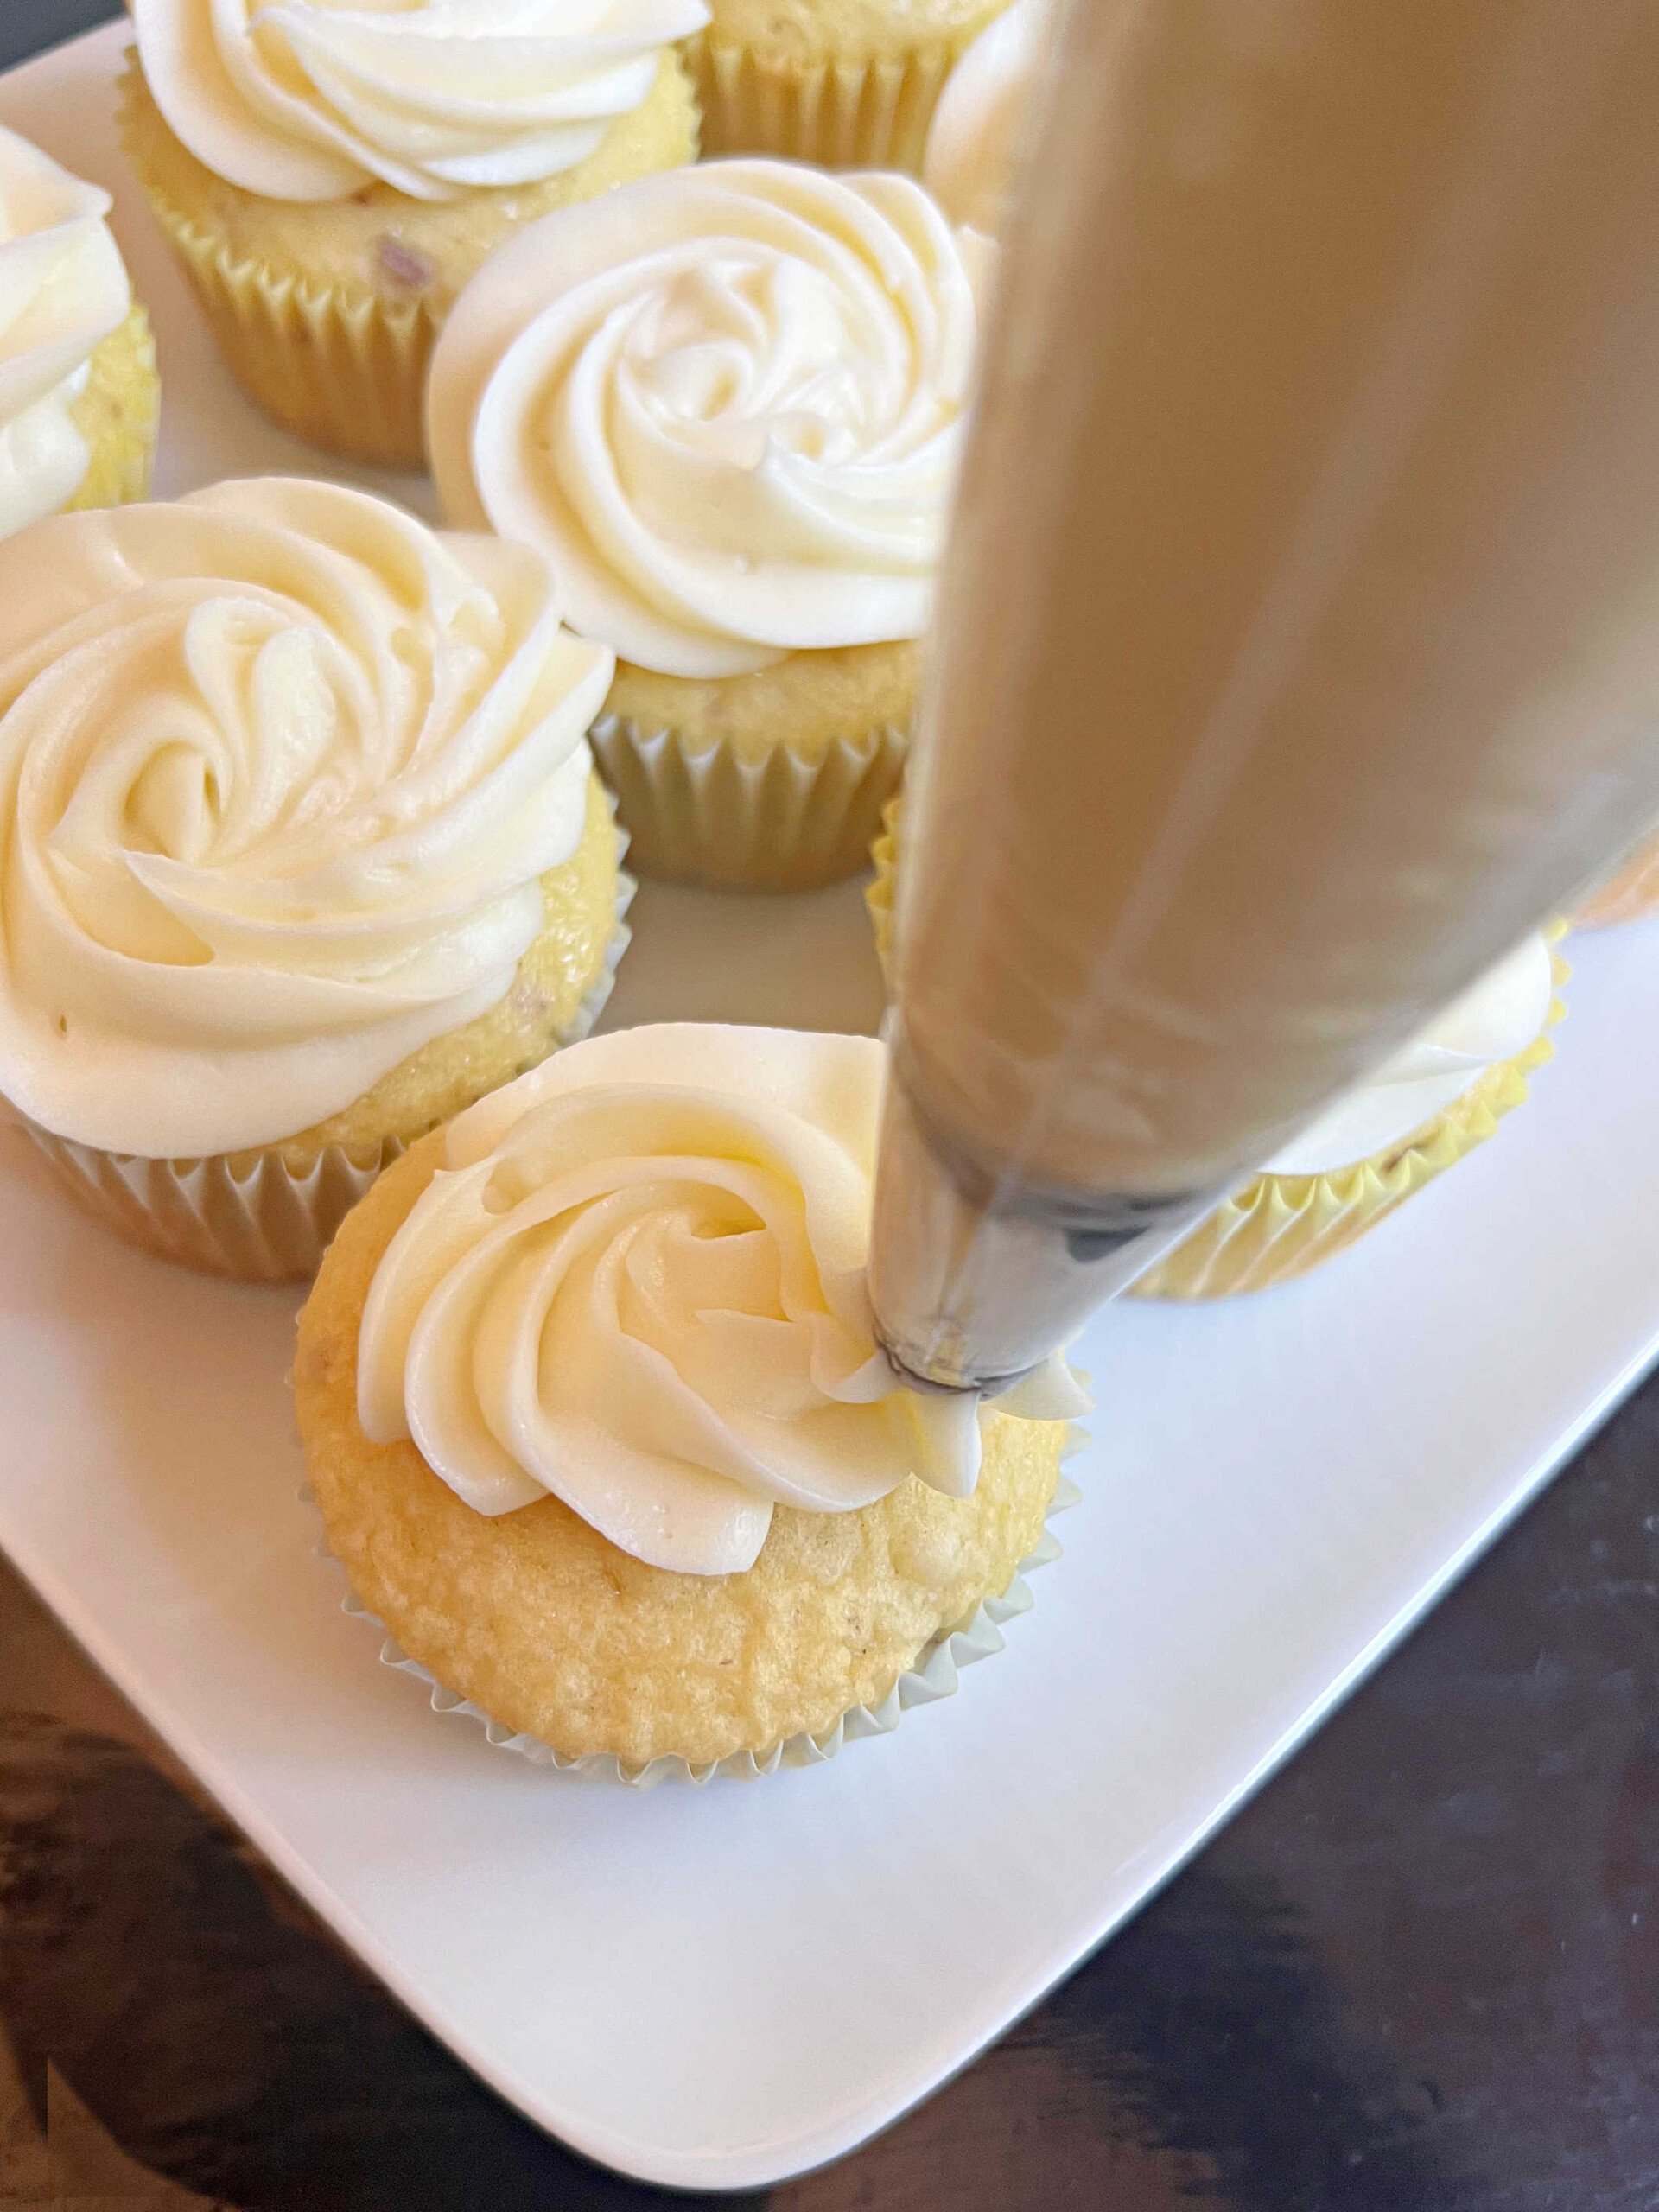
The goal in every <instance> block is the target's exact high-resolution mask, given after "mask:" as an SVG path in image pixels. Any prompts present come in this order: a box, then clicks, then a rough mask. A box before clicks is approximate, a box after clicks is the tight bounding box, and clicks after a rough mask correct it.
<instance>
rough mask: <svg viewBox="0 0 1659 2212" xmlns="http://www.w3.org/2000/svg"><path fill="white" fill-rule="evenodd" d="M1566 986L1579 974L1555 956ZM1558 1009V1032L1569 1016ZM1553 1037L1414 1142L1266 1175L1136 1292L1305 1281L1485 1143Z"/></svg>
mask: <svg viewBox="0 0 1659 2212" xmlns="http://www.w3.org/2000/svg"><path fill="white" fill-rule="evenodd" d="M1554 970H1555V982H1556V987H1557V988H1558V989H1559V988H1560V986H1561V985H1562V984H1564V983H1565V982H1567V977H1568V975H1569V973H1570V970H1569V969H1568V968H1567V963H1566V962H1565V961H1563V960H1562V959H1561V958H1560V956H1559V955H1557V956H1555V959H1554ZM1566 1011H1567V1009H1566V1007H1564V1006H1563V1005H1562V1003H1561V1001H1560V999H1559V998H1557V999H1554V1000H1552V1001H1551V1002H1550V1009H1549V1025H1548V1026H1549V1027H1551V1028H1553V1027H1554V1026H1555V1024H1556V1023H1557V1022H1559V1021H1560V1020H1562V1019H1563V1018H1564V1016H1565V1014H1566ZM1554 1050H1555V1048H1554V1046H1553V1045H1552V1044H1551V1043H1550V1041H1549V1039H1548V1035H1544V1036H1540V1037H1538V1038H1536V1039H1534V1041H1533V1042H1532V1043H1531V1044H1530V1045H1529V1046H1528V1047H1527V1049H1526V1051H1525V1052H1520V1053H1517V1054H1516V1058H1514V1059H1512V1060H1499V1061H1497V1062H1496V1063H1495V1064H1494V1065H1492V1066H1491V1067H1489V1068H1487V1069H1486V1070H1485V1071H1484V1072H1483V1073H1482V1074H1481V1075H1480V1077H1478V1079H1477V1080H1476V1081H1475V1082H1474V1083H1473V1084H1471V1085H1470V1087H1469V1089H1468V1090H1465V1092H1464V1094H1463V1096H1462V1097H1460V1098H1454V1099H1453V1100H1452V1103H1451V1104H1450V1105H1449V1106H1447V1107H1446V1108H1445V1109H1443V1110H1442V1111H1441V1112H1440V1114H1438V1115H1437V1116H1435V1118H1434V1119H1433V1121H1432V1122H1429V1123H1428V1125H1427V1128H1423V1129H1421V1130H1420V1131H1419V1132H1418V1134H1417V1135H1416V1136H1415V1137H1414V1138H1412V1139H1409V1140H1408V1141H1406V1142H1405V1143H1403V1144H1400V1145H1395V1146H1394V1147H1391V1148H1390V1149H1389V1150H1388V1151H1386V1152H1379V1153H1376V1154H1373V1155H1372V1156H1371V1158H1370V1159H1369V1160H1360V1161H1358V1162H1357V1164H1356V1165H1355V1166H1351V1167H1344V1168H1340V1169H1338V1170H1336V1171H1334V1172H1333V1173H1330V1174H1325V1175H1258V1176H1257V1177H1256V1179H1255V1181H1254V1182H1253V1183H1249V1184H1247V1185H1245V1187H1244V1189H1243V1190H1242V1191H1240V1192H1237V1193H1236V1196H1235V1197H1233V1198H1229V1199H1228V1200H1227V1202H1226V1204H1225V1205H1222V1206H1219V1207H1217V1210H1216V1211H1215V1212H1214V1213H1212V1214H1211V1216H1210V1217H1209V1218H1208V1219H1207V1220H1205V1221H1202V1222H1200V1223H1199V1224H1198V1227H1197V1228H1196V1229H1195V1230H1192V1231H1191V1232H1190V1234H1189V1235H1188V1236H1185V1238H1183V1240H1182V1241H1181V1243H1179V1244H1178V1245H1176V1247H1175V1249H1173V1251H1172V1252H1167V1253H1166V1254H1165V1255H1164V1257H1163V1258H1162V1259H1161V1260H1160V1261H1159V1262H1157V1263H1156V1265H1155V1266H1154V1267H1153V1268H1150V1269H1149V1270H1148V1272H1147V1274H1143V1275H1142V1276H1141V1278H1140V1280H1139V1281H1137V1282H1136V1283H1135V1284H1134V1285H1133V1286H1132V1288H1133V1294H1134V1295H1135V1297H1137V1298H1183V1299H1200V1298H1228V1297H1230V1296H1232V1295H1233V1294H1235V1293H1236V1292H1238V1291H1247V1290H1265V1289H1267V1288H1268V1286H1269V1285H1271V1284H1273V1283H1277V1282H1287V1281H1290V1280H1291V1279H1292V1277H1294V1276H1295V1275H1300V1274H1306V1272H1307V1271H1308V1269H1309V1268H1316V1267H1318V1266H1319V1264H1320V1263H1321V1262H1323V1261H1325V1260H1328V1259H1331V1258H1332V1256H1333V1255H1335V1254H1337V1253H1338V1252H1341V1251H1344V1250H1345V1249H1347V1247H1348V1246H1349V1245H1351V1244H1353V1243H1357V1241H1358V1240H1359V1238H1360V1237H1362V1236H1364V1235H1365V1233H1366V1231H1367V1230H1371V1229H1374V1228H1375V1227H1376V1224H1377V1223H1378V1222H1379V1221H1383V1220H1386V1219H1387V1217H1388V1216H1389V1214H1391V1213H1392V1212H1394V1211H1395V1208H1396V1207H1398V1206H1402V1205H1404V1204H1405V1202H1406V1200H1407V1199H1408V1198H1410V1197H1411V1196H1412V1195H1413V1193H1414V1192H1417V1191H1421V1189H1422V1187H1423V1185H1425V1184H1426V1183H1432V1182H1433V1180H1434V1178H1435V1177H1436V1176H1437V1175H1443V1174H1444V1173H1446V1169H1447V1168H1448V1167H1454V1166H1456V1165H1457V1163H1458V1161H1459V1160H1462V1159H1464V1158H1465V1157H1466V1155H1467V1154H1470V1153H1471V1152H1472V1151H1473V1150H1474V1149H1475V1147H1476V1146H1477V1145H1479V1144H1484V1142H1485V1141H1486V1139H1487V1138H1488V1137H1489V1136H1491V1135H1492V1134H1493V1132H1494V1131H1495V1130H1496V1129H1497V1125H1498V1123H1499V1122H1501V1121H1502V1120H1503V1116H1505V1115H1506V1114H1510V1113H1513V1112H1514V1110H1515V1109H1516V1107H1517V1106H1520V1105H1523V1104H1524V1103H1525V1102H1526V1096H1527V1077H1529V1075H1531V1074H1533V1073H1534V1072H1535V1071H1536V1070H1537V1069H1539V1068H1541V1067H1542V1066H1543V1065H1544V1064H1545V1063H1546V1061H1548V1060H1549V1059H1551V1058H1554Z"/></svg>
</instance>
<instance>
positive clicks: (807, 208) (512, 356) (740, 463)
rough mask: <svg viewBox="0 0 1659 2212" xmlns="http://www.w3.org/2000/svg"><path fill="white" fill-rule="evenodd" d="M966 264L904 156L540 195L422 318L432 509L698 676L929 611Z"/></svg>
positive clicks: (595, 633) (966, 350)
mask: <svg viewBox="0 0 1659 2212" xmlns="http://www.w3.org/2000/svg"><path fill="white" fill-rule="evenodd" d="M975 326H976V306H975V300H974V291H973V284H972V281H971V277H970V270H969V263H968V261H967V260H965V259H964V257H963V251H962V248H961V246H960V245H959V244H958V242H957V239H956V238H955V237H954V236H953V234H952V232H951V230H950V225H949V224H948V223H947V222H946V220H945V219H944V215H943V214H942V213H941V212H940V211H939V209H938V207H937V206H936V205H935V203H934V202H933V200H931V198H930V196H929V195H928V194H926V193H925V191H924V190H923V189H922V188H921V187H920V186H919V185H918V184H916V183H915V182H913V181H912V180H911V179H909V178H907V177H903V176H898V175H887V174H881V175H861V176H836V175H829V174H827V173H826V172H824V171H822V170H817V169H811V168H806V167H804V165H800V164H797V163H792V162H772V161H731V162H706V163H704V164H702V166H700V167H699V168H695V169H690V170H678V171H676V172H675V173H674V174H673V175H670V176H664V177H648V178H645V179H643V180H641V181H639V182H638V183H634V184H629V185H625V186H623V187H622V188H620V190H618V191H615V192H611V193H607V194H604V195H603V196H602V197H601V198H599V199H596V200H588V201H585V202H583V203H582V205H580V206H577V207H566V208H561V209H559V210H558V211H557V212H556V213H554V214H551V215H548V216H545V217H543V219H541V220H540V221H539V222H536V223H532V224H530V225H528V226H526V227H525V228H524V230H523V231H521V232H518V234H517V235H516V236H515V237H514V238H512V239H510V240H509V241H508V243H507V244H506V245H505V246H503V247H502V248H501V249H500V250H499V251H498V252H497V253H495V254H494V255H493V256H492V257H491V258H490V259H489V261H488V262H486V264H485V265H484V267H483V268H482V269H480V270H479V272H478V274H477V275H476V276H475V277H474V278H473V279H472V281H471V283H469V284H468V285H467V289H465V290H464V291H463V292H462V294H461V298H460V300H459V301H458V302H457V303H456V306H455V308H454V312H453V314H452V315H450V317H449V320H448V323H447V324H446V325H445V327H444V329H443V331H442V334H441V336H440V339H439V342H438V346H437V350H436V353H435V359H434V363H433V369H432V378H431V383H430V385H429V447H430V450H431V456H432V463H433V470H434V474H435V476H436V478H437V481H438V487H439V492H440V495H441V497H442V501H443V505H444V510H445V512H446V513H447V514H448V517H449V518H450V519H451V520H452V521H454V522H456V523H459V524H462V525H464V526H467V527H479V526H482V525H484V524H489V525H490V526H492V527H493V528H494V529H496V530H499V531H501V533H502V534H503V535H504V536H505V537H516V538H519V539H522V540H524V541H525V542H526V543H531V544H536V545H540V546H542V547H543V549H544V550H546V551H547V553H548V554H549V555H550V556H551V558H552V560H553V562H554V563H555V566H556V570H557V573H558V576H559V582H560V587H561V589H562V591H563V594H564V597H565V602H566V606H567V608H568V610H569V620H571V622H572V623H573V624H574V626H575V627H576V628H577V629H579V630H581V631H582V632H584V633H585V634H586V635H588V636H589V637H594V638H600V639H603V640H604V641H605V643H606V644H607V645H613V646H614V647H615V649H616V651H617V652H618V653H620V655H621V656H622V657H623V658H625V659H626V660H629V661H632V662H633V663H635V664H637V665H638V666H639V667H642V668H647V669H652V670H655V671H658V672H660V673H662V674H664V675H670V676H686V677H722V676H733V675H738V674H741V673H743V672H745V671H750V670H754V669H759V668H764V667H766V666H769V665H770V664H772V663H774V662H776V661H778V660H780V659H782V658H784V657H785V655H786V654H787V653H790V652H798V651H803V650H810V649H812V648H818V647H834V646H843V645H868V644H875V643H878V642H882V641H887V640H892V639H903V638H914V637H918V636H920V635H921V633H922V632H923V631H924V629H925V627H926V624H927V620H928V613H929V607H930V603H931V596H932V589H933V578H934V569H935V566H936V563H937V561H938V554H939V550H940V547H941V545H942V543H943V540H944V530H945V524H946V518H947V514H948V510H949V504H950V493H951V491H952V487H953V484H954V478H955V472H956V465H957V453H958V448H959V445H960V442H961V437H962V431H963V414H964V410H965V408H966V405H967V402H968V397H969V378H970V375H971V372H972V367H973V355H974V335H975Z"/></svg>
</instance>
